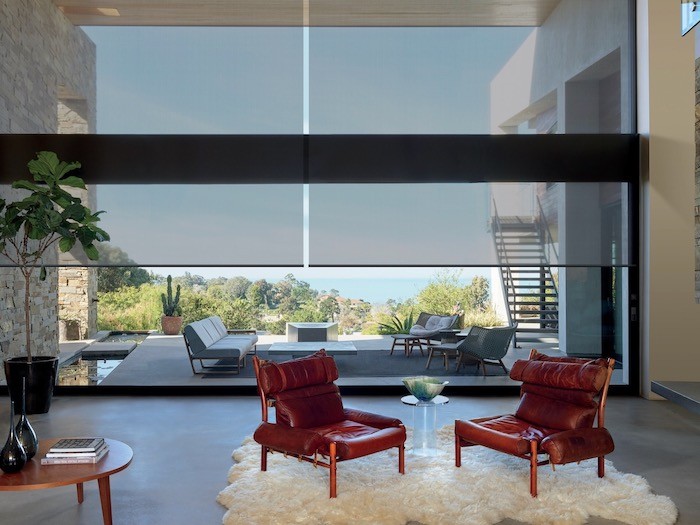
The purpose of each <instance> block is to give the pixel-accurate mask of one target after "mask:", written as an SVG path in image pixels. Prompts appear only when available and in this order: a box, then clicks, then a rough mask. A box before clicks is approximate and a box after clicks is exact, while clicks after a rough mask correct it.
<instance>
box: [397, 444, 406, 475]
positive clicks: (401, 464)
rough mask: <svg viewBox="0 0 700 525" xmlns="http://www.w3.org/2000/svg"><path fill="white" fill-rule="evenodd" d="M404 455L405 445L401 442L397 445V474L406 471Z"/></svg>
mask: <svg viewBox="0 0 700 525" xmlns="http://www.w3.org/2000/svg"><path fill="white" fill-rule="evenodd" d="M405 457H406V446H405V445H403V444H401V445H399V474H405V473H406V463H405Z"/></svg>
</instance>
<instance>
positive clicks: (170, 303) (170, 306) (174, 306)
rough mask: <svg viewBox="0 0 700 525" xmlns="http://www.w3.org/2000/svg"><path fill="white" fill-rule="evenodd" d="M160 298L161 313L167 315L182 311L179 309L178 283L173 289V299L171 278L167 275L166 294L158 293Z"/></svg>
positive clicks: (177, 313)
mask: <svg viewBox="0 0 700 525" xmlns="http://www.w3.org/2000/svg"><path fill="white" fill-rule="evenodd" d="M160 299H161V301H163V314H165V315H166V316H168V317H172V316H178V315H180V314H181V313H182V310H181V309H180V285H179V284H178V285H177V288H176V289H175V299H173V278H172V276H170V275H168V295H167V297H166V295H165V294H164V293H162V294H160Z"/></svg>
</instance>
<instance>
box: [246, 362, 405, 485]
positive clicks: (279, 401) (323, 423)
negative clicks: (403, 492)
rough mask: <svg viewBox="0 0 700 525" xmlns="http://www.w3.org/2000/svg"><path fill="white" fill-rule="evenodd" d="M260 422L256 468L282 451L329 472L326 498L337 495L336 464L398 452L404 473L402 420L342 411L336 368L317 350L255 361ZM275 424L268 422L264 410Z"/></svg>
mask: <svg viewBox="0 0 700 525" xmlns="http://www.w3.org/2000/svg"><path fill="white" fill-rule="evenodd" d="M253 365H254V367H255V376H256V377H257V380H258V393H259V394H260V400H261V402H262V423H261V424H260V426H259V427H258V429H257V430H256V431H255V434H254V435H253V438H254V439H255V441H256V442H258V443H260V445H262V456H261V461H260V469H261V470H263V471H264V470H267V454H268V453H271V452H273V451H277V452H283V453H285V454H290V455H293V456H295V457H296V458H298V459H299V460H300V461H307V462H309V463H313V464H314V465H320V466H322V467H326V468H328V469H330V497H331V498H335V497H336V464H337V462H338V461H345V460H348V459H355V458H359V457H362V456H368V455H369V454H374V453H375V452H380V451H382V450H387V449H390V448H393V447H397V448H398V449H399V472H400V473H401V474H403V473H404V443H405V441H406V429H405V428H404V426H403V423H401V421H400V420H398V419H394V418H389V417H385V416H380V415H377V414H371V413H369V412H361V411H359V410H353V409H349V408H344V407H343V401H342V399H341V397H340V391H339V390H338V387H337V386H336V385H335V383H334V382H333V381H335V380H336V379H338V368H337V367H336V365H335V361H334V360H333V358H332V357H330V356H327V355H326V353H325V352H324V351H323V350H321V351H320V352H317V353H316V354H314V355H312V356H309V357H304V358H301V359H296V360H293V361H287V362H284V363H275V362H272V361H264V360H262V359H259V358H258V357H257V356H255V357H253ZM269 407H274V408H275V416H276V422H275V423H270V422H268V420H267V419H268V408H269Z"/></svg>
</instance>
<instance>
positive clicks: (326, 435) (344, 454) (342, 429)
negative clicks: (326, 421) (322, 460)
mask: <svg viewBox="0 0 700 525" xmlns="http://www.w3.org/2000/svg"><path fill="white" fill-rule="evenodd" d="M310 430H313V431H314V432H316V433H318V434H320V435H322V436H323V443H322V445H321V447H320V449H319V452H321V453H322V454H325V455H328V454H329V450H330V444H331V442H335V443H336V456H337V457H338V459H341V460H344V459H354V458H359V457H362V456H368V455H370V454H374V453H376V452H380V451H382V450H386V449H389V448H392V447H398V446H399V445H401V444H402V443H404V442H405V441H406V429H405V428H404V427H403V426H400V427H390V428H383V429H377V428H374V427H371V426H368V425H363V424H362V423H357V422H354V421H350V420H345V421H341V422H340V423H336V424H333V425H326V426H323V427H316V428H314V429H310Z"/></svg>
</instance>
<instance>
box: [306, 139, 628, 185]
mask: <svg viewBox="0 0 700 525" xmlns="http://www.w3.org/2000/svg"><path fill="white" fill-rule="evenodd" d="M638 180H639V138H638V136H637V135H327V136H311V137H310V138H309V182H310V183H314V182H316V183H333V182H358V183H360V182H362V183H371V182H382V183H392V182H395V183H401V182H403V183H407V182H408V183H423V182H637V181H638Z"/></svg>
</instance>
